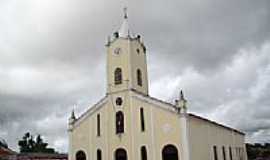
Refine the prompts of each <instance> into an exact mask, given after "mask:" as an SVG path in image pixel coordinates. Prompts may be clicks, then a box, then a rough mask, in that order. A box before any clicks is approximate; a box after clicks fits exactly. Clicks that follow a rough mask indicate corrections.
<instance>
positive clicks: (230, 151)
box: [229, 146, 233, 160]
mask: <svg viewBox="0 0 270 160" xmlns="http://www.w3.org/2000/svg"><path fill="white" fill-rule="evenodd" d="M229 153H230V160H233V156H232V147H231V146H230V147H229Z"/></svg>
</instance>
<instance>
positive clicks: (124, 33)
mask: <svg viewBox="0 0 270 160" xmlns="http://www.w3.org/2000/svg"><path fill="white" fill-rule="evenodd" d="M123 11H124V21H123V23H122V25H121V27H120V29H119V31H118V33H119V37H122V38H128V37H129V36H130V30H129V26H128V14H127V7H124V9H123Z"/></svg>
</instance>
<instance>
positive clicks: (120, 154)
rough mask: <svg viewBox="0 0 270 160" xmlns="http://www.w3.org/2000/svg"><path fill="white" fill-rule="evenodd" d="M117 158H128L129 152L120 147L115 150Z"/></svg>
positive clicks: (123, 159) (120, 159)
mask: <svg viewBox="0 0 270 160" xmlns="http://www.w3.org/2000/svg"><path fill="white" fill-rule="evenodd" d="M115 160H127V152H126V150H125V149H123V148H119V149H117V150H116V151H115Z"/></svg>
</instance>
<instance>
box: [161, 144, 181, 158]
mask: <svg viewBox="0 0 270 160" xmlns="http://www.w3.org/2000/svg"><path fill="white" fill-rule="evenodd" d="M162 160H178V151H177V148H176V147H175V146H174V145H171V144H169V145H166V146H165V147H164V148H163V149H162Z"/></svg>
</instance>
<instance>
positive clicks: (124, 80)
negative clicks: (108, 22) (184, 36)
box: [68, 14, 247, 160]
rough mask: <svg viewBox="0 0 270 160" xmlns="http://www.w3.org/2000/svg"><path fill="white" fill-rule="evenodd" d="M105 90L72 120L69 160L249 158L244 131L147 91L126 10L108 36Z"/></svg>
mask: <svg viewBox="0 0 270 160" xmlns="http://www.w3.org/2000/svg"><path fill="white" fill-rule="evenodd" d="M106 48H107V66H106V67H107V72H106V73H107V93H106V96H105V97H104V98H102V99H101V100H100V101H98V102H97V103H96V104H95V105H93V106H91V107H90V108H89V109H88V110H87V111H86V112H85V113H83V114H82V115H81V116H80V117H78V118H76V117H75V115H74V112H72V116H71V117H70V119H69V129H68V131H69V160H247V155H246V148H245V134H244V133H242V132H240V131H238V130H235V129H233V128H230V127H227V126H224V125H222V124H218V123H216V122H213V121H210V120H208V119H205V118H202V117H199V116H197V115H194V114H191V113H188V112H187V107H186V100H185V98H184V95H183V93H182V91H181V94H180V96H179V99H178V100H176V102H175V104H170V103H167V102H164V101H161V100H158V99H156V98H153V97H151V96H149V94H148V77H147V76H148V73H147V63H146V55H147V54H146V48H145V46H144V44H143V42H142V41H141V37H140V36H136V37H133V36H132V35H131V34H130V30H129V27H128V17H127V15H126V14H125V17H124V21H123V24H122V26H121V28H120V30H119V31H118V32H116V33H114V37H113V38H112V39H109V40H108V43H107V44H106Z"/></svg>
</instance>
